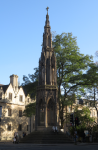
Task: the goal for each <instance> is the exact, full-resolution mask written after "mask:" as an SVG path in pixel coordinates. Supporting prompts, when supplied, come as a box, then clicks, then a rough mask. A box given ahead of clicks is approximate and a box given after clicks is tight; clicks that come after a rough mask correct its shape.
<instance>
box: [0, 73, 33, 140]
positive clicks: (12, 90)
mask: <svg viewBox="0 0 98 150" xmlns="http://www.w3.org/2000/svg"><path fill="white" fill-rule="evenodd" d="M31 102H33V101H32V100H31V98H30V96H29V95H28V94H27V93H26V92H25V90H24V88H23V87H22V86H20V87H19V86H18V76H17V75H12V76H10V84H9V85H0V140H12V139H13V137H14V133H15V132H18V134H19V136H20V137H21V138H22V134H23V132H26V134H29V133H30V125H31V131H34V130H35V127H34V126H35V116H32V117H31V118H32V119H31V124H30V118H28V117H25V116H23V115H22V114H23V111H24V109H25V106H26V105H27V104H29V103H31Z"/></svg>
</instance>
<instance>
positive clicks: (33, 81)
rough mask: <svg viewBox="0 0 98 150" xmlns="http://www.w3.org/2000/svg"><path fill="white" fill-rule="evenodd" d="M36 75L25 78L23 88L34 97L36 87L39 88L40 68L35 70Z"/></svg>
mask: <svg viewBox="0 0 98 150" xmlns="http://www.w3.org/2000/svg"><path fill="white" fill-rule="evenodd" d="M34 70H35V72H34V74H29V75H28V76H29V77H27V76H25V75H24V76H23V81H24V83H22V86H23V87H24V88H25V89H26V92H27V93H28V94H29V95H30V96H31V98H32V97H35V96H36V87H37V86H38V78H39V68H34Z"/></svg>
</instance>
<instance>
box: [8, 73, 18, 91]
mask: <svg viewBox="0 0 98 150" xmlns="http://www.w3.org/2000/svg"><path fill="white" fill-rule="evenodd" d="M10 83H11V84H12V86H13V88H14V89H17V88H18V76H17V75H14V74H13V75H11V76H10Z"/></svg>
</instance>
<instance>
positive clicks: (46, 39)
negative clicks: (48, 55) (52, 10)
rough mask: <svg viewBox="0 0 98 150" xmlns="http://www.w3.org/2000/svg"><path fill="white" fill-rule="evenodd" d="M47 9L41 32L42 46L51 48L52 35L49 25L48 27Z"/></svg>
mask: <svg viewBox="0 0 98 150" xmlns="http://www.w3.org/2000/svg"><path fill="white" fill-rule="evenodd" d="M46 9H47V15H46V22H45V26H44V33H43V48H47V47H48V48H52V35H51V31H50V29H51V27H50V22H49V15H48V9H49V7H47V8H46Z"/></svg>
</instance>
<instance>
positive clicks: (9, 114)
mask: <svg viewBox="0 0 98 150" xmlns="http://www.w3.org/2000/svg"><path fill="white" fill-rule="evenodd" d="M8 116H12V109H10V108H8Z"/></svg>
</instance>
